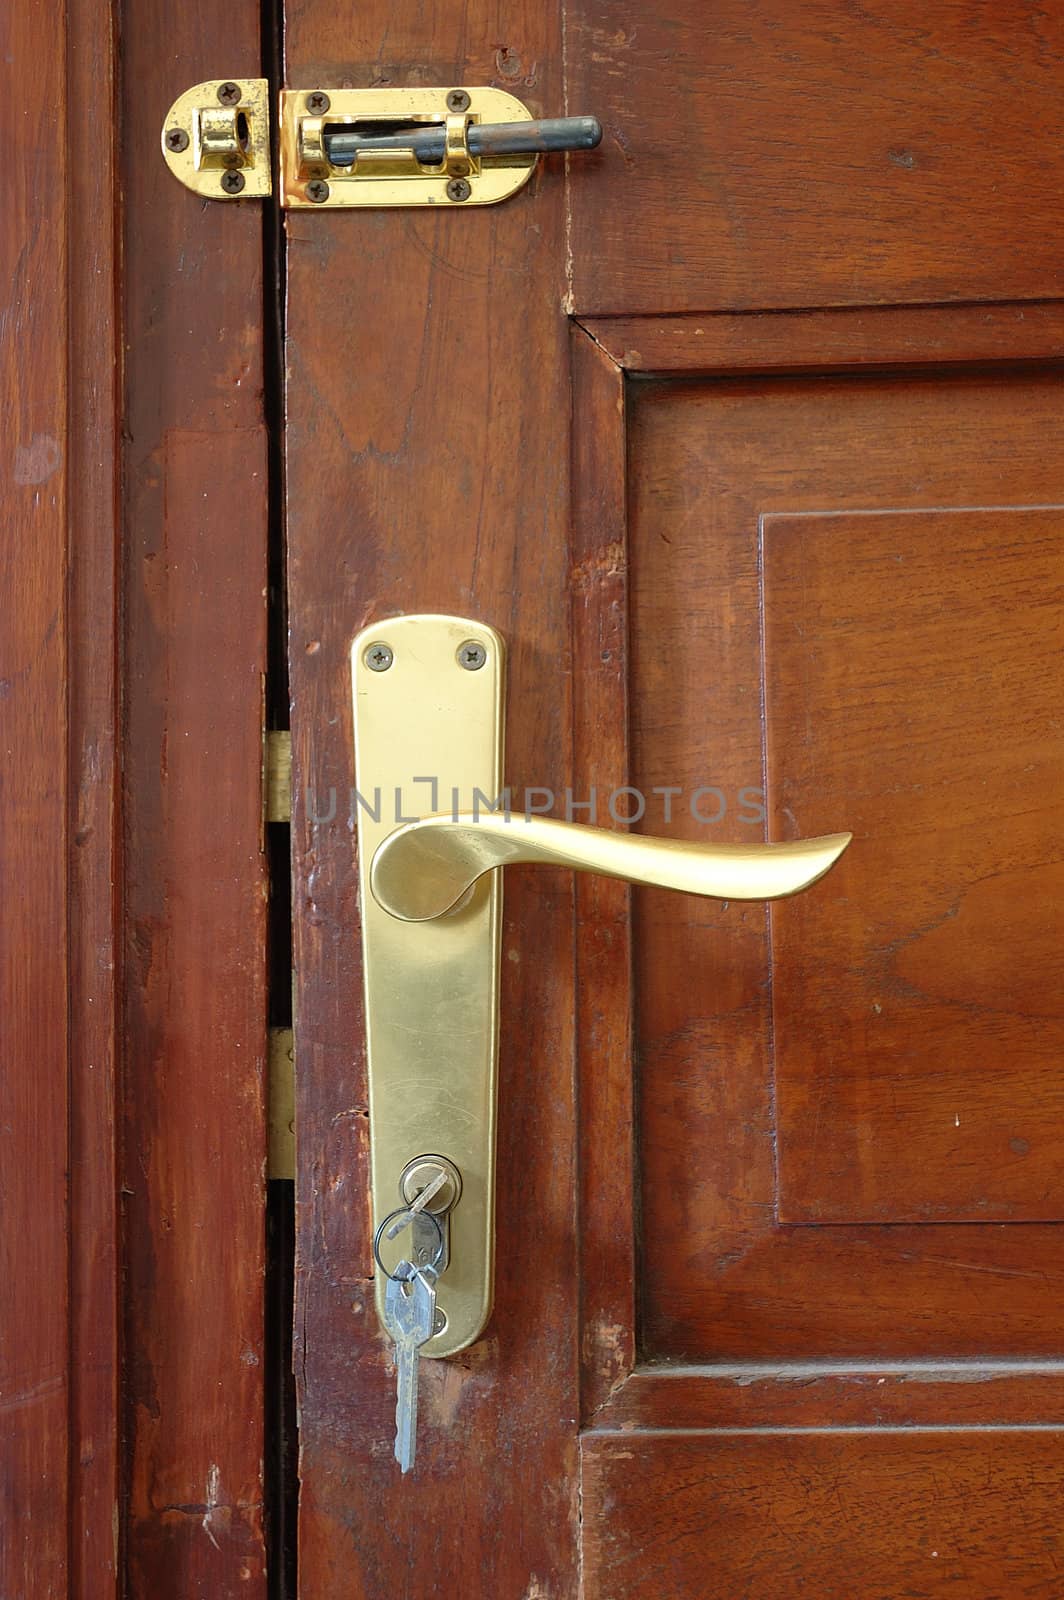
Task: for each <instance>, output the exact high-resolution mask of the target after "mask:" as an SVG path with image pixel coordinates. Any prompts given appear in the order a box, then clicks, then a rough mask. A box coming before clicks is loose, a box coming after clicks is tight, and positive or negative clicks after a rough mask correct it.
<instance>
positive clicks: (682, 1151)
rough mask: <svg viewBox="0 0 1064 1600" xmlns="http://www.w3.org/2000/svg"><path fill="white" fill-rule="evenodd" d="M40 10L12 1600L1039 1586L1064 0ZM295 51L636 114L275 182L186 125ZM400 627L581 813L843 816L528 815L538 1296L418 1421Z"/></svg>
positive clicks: (8, 1247) (513, 1158) (1059, 1561)
mask: <svg viewBox="0 0 1064 1600" xmlns="http://www.w3.org/2000/svg"><path fill="white" fill-rule="evenodd" d="M38 10H39V8H38V7H35V6H34V5H33V4H32V0H11V3H10V4H9V5H8V7H7V11H6V13H5V19H4V25H3V27H4V39H5V47H4V50H3V51H2V52H0V58H2V60H3V63H4V66H5V68H6V69H7V71H8V77H7V79H6V80H5V87H4V92H3V93H2V94H0V139H2V143H3V148H4V151H5V159H4V163H3V165H2V167H0V186H2V189H3V203H2V207H0V210H2V213H3V215H4V217H5V220H6V222H7V224H8V226H7V227H6V228H5V230H4V233H3V236H2V237H0V263H2V264H3V273H2V283H3V297H2V298H0V307H2V314H0V321H2V326H3V328H4V341H3V344H2V346H0V368H2V371H0V397H2V407H0V463H2V471H3V476H2V477H0V484H2V489H0V493H2V496H3V508H4V517H3V529H2V532H0V548H2V550H3V558H4V569H3V570H4V575H5V580H6V581H5V590H4V592H5V595H6V597H7V598H8V602H9V606H8V609H9V616H8V618H7V626H6V627H5V629H4V632H3V636H2V638H0V731H2V733H3V737H4V766H3V771H2V774H0V866H2V871H3V885H2V886H3V895H2V896H0V1002H2V1003H0V1039H2V1041H3V1050H4V1063H3V1070H2V1072H0V1243H2V1259H0V1265H2V1269H3V1283H4V1290H5V1293H4V1294H3V1296H0V1320H2V1324H3V1326H2V1328H0V1411H2V1414H3V1429H2V1430H0V1432H2V1438H0V1494H2V1501H0V1594H2V1595H3V1596H4V1597H5V1600H6V1597H7V1596H11V1597H12V1600H23V1597H27V1600H28V1597H30V1596H32V1597H33V1600H37V1597H38V1596H39V1597H41V1600H51V1597H53V1596H55V1597H59V1596H64V1597H69V1600H75V1597H77V1600H119V1597H120V1596H122V1597H126V1600H141V1597H151V1600H169V1597H171V1596H173V1597H174V1600H188V1597H189V1596H193V1595H197V1596H198V1595H205V1596H210V1597H211V1600H222V1597H226V1600H228V1597H230V1596H232V1597H237V1596H245V1597H251V1600H294V1597H295V1596H296V1595H297V1594H298V1595H299V1596H302V1600H325V1597H328V1600H367V1597H369V1600H375V1597H378V1596H381V1597H383V1596H391V1595H395V1594H398V1595H401V1596H405V1597H407V1600H422V1597H426V1596H433V1595H436V1594H440V1595H462V1596H466V1595H469V1596H482V1595H483V1596H491V1597H493V1600H494V1597H498V1600H571V1597H572V1600H575V1597H576V1596H584V1597H586V1600H635V1597H639V1600H649V1597H651V1596H653V1597H654V1600H658V1597H665V1600H694V1597H698V1600H790V1597H795V1600H797V1597H805V1596H816V1597H818V1600H852V1597H861V1600H880V1597H884V1600H885V1597H890V1600H903V1597H921V1600H925V1597H928V1600H929V1597H935V1600H938V1597H943V1600H945V1597H947V1596H950V1597H953V1596H963V1597H964V1600H969V1597H971V1600H1035V1597H1037V1600H1057V1597H1058V1596H1059V1595H1060V1594H1061V1593H1062V1592H1064V1583H1062V1580H1061V1577H1060V1573H1061V1570H1062V1568H1064V1549H1062V1536H1061V1533H1060V1526H1061V1516H1060V1508H1061V1506H1062V1504H1064V1466H1062V1464H1061V1463H1062V1460H1064V1449H1062V1447H1064V1326H1062V1319H1061V1315H1060V1312H1059V1309H1058V1302H1059V1293H1058V1289H1059V1281H1060V1277H1061V1272H1062V1270H1064V1244H1062V1238H1064V1235H1062V1232H1061V1222H1062V1199H1061V1195H1060V1193H1059V1192H1058V1191H1059V1189H1060V1183H1061V1172H1062V1169H1064V1148H1062V1136H1061V1133H1060V1131H1059V1130H1060V1126H1061V1116H1060V1111H1061V1100H1062V1097H1064V1090H1062V1085H1064V1077H1062V1050H1061V998H1060V993H1061V954H1060V952H1061V949H1062V947H1064V940H1062V937H1061V933H1062V930H1061V911H1060V903H1061V884H1060V877H1061V866H1060V845H1059V839H1060V831H1061V809H1062V808H1061V801H1062V790H1064V773H1062V770H1061V766H1062V759H1061V758H1062V751H1064V734H1062V729H1061V718H1060V700H1061V695H1060V661H1061V644H1062V640H1061V617H1062V606H1061V584H1062V577H1064V452H1062V449H1061V445H1060V438H1061V434H1062V423H1064V381H1062V375H1061V365H1060V363H1061V359H1062V358H1064V253H1062V250H1061V233H1062V229H1061V223H1062V221H1064V217H1062V210H1064V200H1062V199H1061V196H1062V194H1064V183H1062V179H1064V171H1062V167H1064V158H1062V156H1061V151H1060V140H1059V137H1058V136H1057V132H1056V130H1057V127H1058V126H1059V123H1060V116H1059V114H1058V113H1059V105H1060V99H1061V83H1062V61H1064V20H1062V19H1059V18H1058V17H1057V15H1056V13H1055V12H1054V10H1053V8H1051V7H1044V6H1043V7H1038V6H1035V5H1032V4H1029V3H1027V0H999V3H998V4H996V5H995V6H993V7H988V6H986V5H984V4H981V3H980V0H949V3H943V4H940V5H938V6H930V7H929V6H927V5H923V6H917V5H916V4H915V3H914V0H867V3H865V4H861V5H858V4H854V3H851V0H624V3H623V4H622V3H621V0H594V3H592V0H562V3H560V4H559V5H544V4H542V3H540V4H531V3H528V0H518V3H517V4H516V5H514V6H511V7H509V8H503V9H500V8H498V7H492V6H488V5H487V4H484V3H482V0H462V3H459V0H441V3H440V4H438V5H436V6H434V7H425V6H420V7H417V6H399V7H396V6H395V5H394V4H393V3H392V0H365V3H364V4H362V5H361V6H359V7H351V6H345V5H340V6H337V5H336V4H335V0H334V3H331V4H326V0H287V4H282V3H281V0H278V3H277V4H276V5H267V6H264V7H263V8H261V10H260V8H259V7H258V6H255V7H252V8H250V9H249V8H248V7H247V6H239V5H238V6H235V7H233V6H231V7H229V8H227V9H226V10H225V11H224V12H223V11H222V10H220V9H219V8H218V7H217V6H211V5H209V4H207V3H206V0H183V3H182V4H181V5H180V6H177V7H174V6H170V7H164V6H159V5H149V6H147V7H145V6H144V5H142V4H138V5H133V4H132V3H131V0H113V3H111V4H109V5H106V6H101V5H96V4H93V3H91V0H71V3H70V4H69V5H68V6H67V7H66V8H65V11H64V13H63V17H62V19H61V21H57V22H56V25H55V26H54V28H52V29H51V30H50V31H48V30H46V32H45V33H43V34H42V31H41V28H40V18H39V16H38V14H37V13H38ZM119 41H121V51H119ZM261 71H265V72H267V73H269V74H270V75H271V77H272V79H273V80H274V86H275V87H278V86H280V85H281V84H286V85H288V86H290V87H293V88H300V87H303V88H311V87H323V88H329V87H332V86H343V85H354V86H367V85H376V86H378V87H387V86H404V85H412V84H413V85H428V84H441V85H447V86H450V85H456V84H461V83H466V84H493V85H496V86H498V87H501V88H505V89H508V90H511V91H512V92H513V93H515V94H517V95H518V96H519V97H520V98H521V99H522V100H523V101H524V102H525V103H526V104H527V105H528V106H529V108H530V109H531V110H532V111H533V112H535V113H539V114H543V115H552V114H557V113H559V112H560V111H562V110H563V109H568V110H570V111H572V112H582V111H586V112H590V113H594V114H596V115H598V116H599V117H600V118H601V120H602V122H603V125H604V128H605V137H604V140H603V144H602V147H601V149H600V150H599V151H598V152H596V153H595V154H593V155H584V156H580V157H574V158H573V159H572V160H571V161H569V163H568V164H565V163H564V162H562V161H561V160H559V159H557V158H551V159H547V160H545V161H543V162H541V164H540V167H539V169H538V170H537V172H536V173H535V175H534V177H533V179H532V181H531V183H530V184H529V185H528V187H527V188H526V189H524V190H523V191H522V192H521V193H520V194H519V195H517V196H516V197H515V198H513V199H512V200H510V201H508V202H507V203H505V204H503V205H500V206H498V207H495V208H492V209H485V210H478V209H471V208H464V209H463V208H461V207H458V206H455V207H452V208H451V209H450V211H449V212H448V213H447V214H441V213H440V212H438V211H392V212H385V211H381V212H365V213H358V212H342V211H333V210H330V209H327V208H326V209H321V210H315V211H301V212H290V213H288V214H286V215H285V216H284V218H283V222H282V220H281V218H280V214H279V213H278V212H277V211H276V210H270V209H265V210H264V208H262V207H260V206H259V205H258V204H257V203H254V202H248V203H244V202H241V203H238V204H235V205H225V206H212V205H210V204H207V203H205V202H203V201H201V200H199V199H198V198H196V197H194V196H193V195H191V194H189V193H187V192H186V191H183V190H181V189H179V188H178V186H177V185H175V184H174V182H173V180H172V178H171V177H170V175H169V174H168V173H167V172H166V170H165V167H164V165H163V163H162V161H161V159H160V157H159V154H158V136H159V127H160V123H161V120H162V118H163V115H164V113H165V111H166V108H167V106H168V105H170V104H171V102H172V101H173V99H174V97H175V96H176V95H177V94H179V93H180V92H181V91H183V90H184V89H186V88H187V87H188V86H189V85H191V84H193V83H195V82H197V81H199V80H202V79H206V78H210V77H212V76H216V75H217V74H218V73H219V72H233V73H240V74H244V75H248V76H252V75H255V74H256V73H259V72H261ZM57 174H61V178H62V181H61V182H60V181H58V179H57ZM285 541H287V544H286V546H285ZM286 604H287V622H288V647H287V654H286V649H285V621H284V619H285V615H286V613H285V606H286ZM412 612H451V613H455V614H458V615H463V616H469V617H475V618H479V619H481V620H483V621H484V622H485V623H488V624H490V625H492V626H493V627H495V628H497V629H498V630H499V631H500V632H501V633H502V634H503V635H504V636H505V638H506V640H507V642H508V646H509V698H508V712H507V752H508V753H507V781H508V783H509V784H510V785H511V787H512V789H513V790H514V791H515V792H516V793H517V794H519V795H520V794H523V793H524V792H525V791H531V790H536V791H539V792H542V791H545V790H549V791H550V792H551V794H552V795H553V799H554V810H555V814H556V815H559V816H562V817H564V816H565V815H566V813H567V811H570V812H572V813H573V814H574V815H575V816H576V818H577V819H578V820H583V821H592V820H597V821H598V822H599V823H600V824H601V825H605V826H616V827H622V826H624V825H625V824H624V823H622V822H620V821H618V817H619V816H621V815H625V814H628V813H630V812H631V811H632V810H633V809H635V810H638V809H639V806H640V797H642V801H643V802H645V811H643V813H642V814H641V815H640V816H639V817H638V818H637V819H636V820H635V821H633V822H632V823H631V824H630V826H632V827H634V828H636V829H638V830H641V831H643V832H646V833H651V834H656V835H661V836H664V837H671V838H676V839H687V840H690V841H693V842H697V841H703V840H732V841H735V840H739V841H751V840H754V839H764V838H768V839H788V838H796V837H801V836H810V835H814V834H818V833H823V832H830V831H834V830H837V829H851V830H852V831H853V833H854V843H853V845H852V847H851V848H850V850H849V852H848V854H847V855H846V857H845V858H844V859H843V861H842V862H841V864H840V865H839V866H838V868H837V869H836V870H835V871H834V872H833V873H832V874H831V875H830V876H829V877H827V878H826V879H825V880H824V881H823V882H822V883H820V884H818V885H817V886H816V887H815V888H814V889H813V890H811V891H810V892H809V893H808V894H806V895H805V896H803V897H801V898H799V899H796V900H794V901H792V902H787V903H783V904H781V905H779V906H777V907H775V908H773V909H772V910H771V911H769V910H765V909H764V908H761V907H757V906H745V907H740V906H736V905H721V904H718V903H714V902H710V901H704V900H688V899H685V898H683V897H681V896H677V895H666V894H664V893H662V892H657V891H651V890H630V889H629V888H627V887H626V886H625V885H624V884H623V883H618V882H613V881H606V880H602V879H596V878H592V877H583V878H580V879H578V880H576V881H574V879H573V877H572V875H570V874H567V873H564V872H561V871H558V870H547V869H543V868H529V867H519V868H513V869H508V871H507V875H506V885H505V902H504V905H505V910H504V928H503V960H502V986H503V988H502V1041H501V1053H500V1094H499V1171H498V1206H497V1243H498V1257H497V1273H496V1293H495V1309H494V1313H493V1316H492V1319H491V1321H490V1323H489V1325H488V1326H487V1328H486V1331H485V1333H484V1336H483V1337H482V1338H481V1339H479V1340H478V1341H477V1342H476V1343H475V1344H474V1345H473V1346H471V1347H470V1348H469V1349H467V1350H466V1351H464V1352H463V1353H462V1354H460V1355H458V1356H457V1357H455V1358H453V1359H451V1360H448V1361H443V1362H425V1363H423V1364H422V1372H421V1404H420V1419H419V1442H418V1460H417V1466H416V1469H415V1471H414V1473H413V1474H412V1475H411V1476H408V1477H405V1478H402V1477H400V1474H399V1471H398V1468H397V1466H396V1463H395V1461H394V1459H393V1455H392V1446H393V1437H394V1407H395V1374H394V1367H393V1363H392V1358H391V1352H390V1347H389V1344H388V1341H387V1340H386V1338H385V1337H384V1335H383V1334H382V1332H381V1330H380V1328H379V1327H378V1324H377V1321H376V1317H375V1312H374V1308H373V1279H372V1273H373V1265H372V1255H371V1226H370V1211H369V1183H368V1162H369V1151H368V1129H367V1115H366V1111H367V1096H366V1079H365V1051H364V1028H363V1016H362V1000H361V972H360V946H359V903H358V893H357V875H356V859H357V848H358V834H357V827H355V826H353V825H351V824H350V823H349V820H348V815H347V806H346V805H345V803H344V799H343V797H345V796H347V795H348V794H349V793H350V789H351V785H352V784H353V783H354V782H355V779H356V775H355V773H354V771H353V765H352V737H351V704H350V689H349V672H348V653H349V650H350V645H351V641H352V639H353V637H354V636H355V634H356V633H357V632H359V630H360V629H361V628H363V627H364V626H365V625H367V624H368V623H371V622H376V621H378V620H380V619H385V618H388V617H390V616H394V615H397V614H402V613H412ZM271 613H272V616H273V619H274V623H273V627H272V631H271V629H270V627H269V618H270V615H271ZM264 681H265V693H264ZM289 712H290V723H291V732H292V743H293V764H294V782H293V792H294V809H293V820H292V830H291V841H290V842H291V933H292V944H293V948H292V951H291V961H289V950H288V948H287V944H286V929H285V926H284V924H285V920H286V918H285V912H286V907H287V901H288V898H289V895H288V878H287V844H288V840H287V838H285V837H284V834H283V830H281V829H279V828H278V827H276V826H275V827H273V828H268V827H267V826H266V825H265V824H264V816H263V808H262V782H261V777H262V736H263V731H264V724H265V725H266V726H270V727H278V726H280V727H283V726H284V723H285V719H286V717H287V716H288V714H289ZM330 791H334V792H335V794H336V796H337V797H338V798H337V803H336V804H335V806H334V805H333V804H331V803H330V798H329V796H330ZM592 791H594V793H595V796H596V801H597V817H593V814H592V811H591V809H590V803H591V795H592ZM621 791H623V794H622V793H621ZM611 802H612V803H611ZM271 880H272V895H271V894H270V893H269V888H268V884H269V881H271ZM270 906H272V911H270V909H269V908H270ZM271 929H272V933H271V931H270V930H271ZM271 939H272V949H268V946H270V944H271ZM290 965H291V966H293V967H294V970H295V978H296V983H295V1011H294V1029H295V1040H296V1058H297V1080H298V1113H297V1124H298V1126H297V1133H298V1152H297V1177H296V1182H295V1199H294V1204H293V1196H292V1192H291V1189H290V1187H289V1186H287V1185H286V1184H285V1183H284V1182H283V1181H282V1182H275V1183H274V1184H268V1183H267V1173H266V1164H265V1157H266V1093H265V1083H266V1059H267V1029H268V1026H269V1025H270V1024H273V1025H283V1024H284V1023H286V1022H288V1021H291V1020H293V1018H292V1013H291V1012H290V1010H289V1006H290V1003H291V985H290V983H289V966H290ZM293 1249H294V1252H295V1265H294V1269H293V1268H292V1265H291V1260H290V1256H291V1252H292V1250H293ZM290 1274H291V1276H293V1277H294V1280H295V1281H294V1306H293V1304H292V1296H293V1288H292V1284H291V1283H290V1282H289V1276H290ZM293 1328H294V1349H293V1350H292V1351H291V1352H289V1350H288V1349H287V1348H286V1342H287V1341H288V1340H289V1339H291V1338H292V1333H291V1330H292V1329H293ZM289 1368H290V1369H291V1372H290V1378H291V1383H290V1385H289V1387H288V1388H287V1389H286V1387H285V1378H286V1373H287V1371H288V1369H289ZM297 1423H298V1457H297V1456H296V1453H295V1449H294V1445H295V1442H296V1441H295V1434H294V1430H295V1425H296V1424H297ZM296 1514H297V1515H298V1533H296V1531H295V1527H294V1524H291V1525H290V1522H289V1519H290V1518H291V1517H294V1516H295V1515H296Z"/></svg>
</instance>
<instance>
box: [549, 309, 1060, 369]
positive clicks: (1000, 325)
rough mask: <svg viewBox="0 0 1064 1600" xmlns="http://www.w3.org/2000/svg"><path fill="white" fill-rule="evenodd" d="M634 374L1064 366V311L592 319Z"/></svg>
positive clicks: (597, 336) (594, 329)
mask: <svg viewBox="0 0 1064 1600" xmlns="http://www.w3.org/2000/svg"><path fill="white" fill-rule="evenodd" d="M580 325H581V326H582V327H583V328H584V329H585V331H586V332H587V333H588V334H589V335H590V336H591V338H593V339H594V340H595V342H596V343H597V344H599V345H601V347H602V349H603V350H604V351H605V352H606V354H607V355H608V356H609V357H610V359H611V360H613V361H615V362H616V363H617V365H618V366H619V367H623V368H624V370H625V371H626V372H631V373H648V374H649V373H677V374H678V373H685V374H687V375H688V376H690V377H696V376H699V375H702V374H704V375H715V376H718V377H726V376H728V375H729V374H732V375H738V374H745V373H749V374H751V375H754V374H769V373H787V372H802V371H807V370H808V371H816V372H839V371H847V370H850V369H853V368H861V367H865V368H869V369H873V370H874V369H883V368H890V367H913V366H936V365H951V366H952V365H958V364H965V363H967V364H971V365H978V364H981V363H984V362H999V361H1008V362H1012V363H1016V362H1021V361H1060V360H1064V301H1059V300H1052V301H1033V302H1031V301H1028V302H1017V303H1014V304H1000V305H957V306H866V307H860V308H857V309H853V310H817V311H745V312H713V311H707V312H699V311H689V312H686V313H683V314H680V315H676V316H668V317H658V316H651V315H647V316H634V317H625V316H616V317H584V318H581V319H580Z"/></svg>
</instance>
